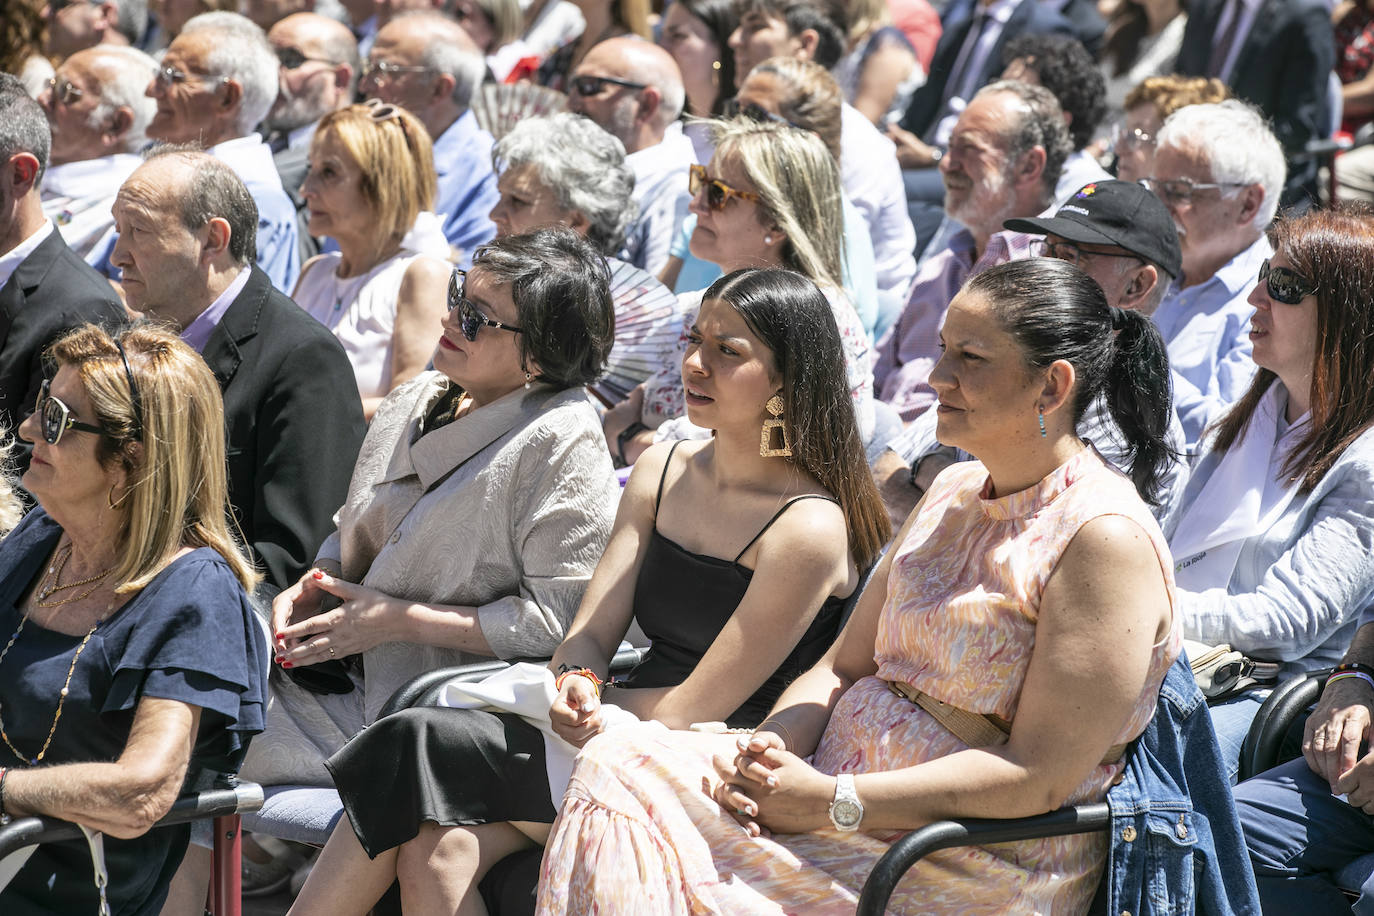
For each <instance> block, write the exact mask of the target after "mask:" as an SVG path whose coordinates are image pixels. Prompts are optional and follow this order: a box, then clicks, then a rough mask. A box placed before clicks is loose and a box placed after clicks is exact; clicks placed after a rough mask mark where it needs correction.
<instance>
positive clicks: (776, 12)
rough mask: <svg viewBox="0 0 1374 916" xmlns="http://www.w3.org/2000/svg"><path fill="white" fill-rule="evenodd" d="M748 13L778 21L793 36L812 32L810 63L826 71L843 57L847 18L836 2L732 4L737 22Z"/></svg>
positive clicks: (750, 0)
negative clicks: (813, 44)
mask: <svg viewBox="0 0 1374 916" xmlns="http://www.w3.org/2000/svg"><path fill="white" fill-rule="evenodd" d="M752 12H761V13H763V14H764V15H765V16H772V17H774V18H778V19H781V20H782V21H783V22H785V23H787V31H788V32H789V33H790V34H792V35H793V36H799V35H801V33H802V32H805V31H806V30H807V29H812V30H814V31H815V33H816V50H815V52H814V53H813V54H812V55H811V59H812V60H814V61H815V62H816V63H818V64H820V65H821V66H822V67H824V68H826V69H827V70H829V69H830V68H831V67H833V66H835V64H837V63H839V60H840V58H841V57H843V56H844V51H845V47H846V45H847V43H848V41H847V39H846V37H845V36H846V35H847V34H848V33H849V17H848V16H847V15H846V14H845V7H844V4H843V3H841V2H840V0H736V3H735V13H736V14H737V15H738V17H739V18H740V19H743V18H744V17H745V16H746V15H747V14H749V13H752Z"/></svg>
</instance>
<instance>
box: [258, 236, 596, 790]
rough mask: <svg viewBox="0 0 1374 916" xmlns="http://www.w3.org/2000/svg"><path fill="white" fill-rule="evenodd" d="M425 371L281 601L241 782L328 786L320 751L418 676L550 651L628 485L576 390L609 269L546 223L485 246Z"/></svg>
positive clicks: (394, 403) (379, 433)
mask: <svg viewBox="0 0 1374 916" xmlns="http://www.w3.org/2000/svg"><path fill="white" fill-rule="evenodd" d="M447 302H448V311H447V312H446V314H445V317H444V320H443V325H442V329H441V333H440V334H439V337H438V344H437V346H436V347H435V349H434V350H433V361H434V369H433V370H432V371H428V372H423V373H421V374H420V375H418V376H417V377H415V378H414V379H411V380H410V381H409V382H408V383H406V384H405V385H403V386H401V387H400V388H398V389H397V390H396V391H394V392H393V393H392V394H391V395H389V396H388V397H387V398H386V399H385V400H383V401H382V403H381V406H379V407H378V409H377V414H376V416H375V417H374V418H373V421H372V425H371V427H370V428H369V430H368V434H367V439H366V440H365V441H364V443H363V447H362V451H361V453H360V454H359V456H358V463H357V466H356V467H355V469H354V472H353V480H352V483H351V485H350V487H349V492H348V497H347V499H346V501H345V502H344V505H343V507H342V508H341V509H340V510H339V515H338V530H337V531H336V532H335V533H334V534H333V535H331V536H330V537H329V538H327V539H326V540H325V542H324V545H323V546H322V547H321V548H320V551H319V553H318V555H317V557H316V559H315V568H314V569H312V570H311V571H309V572H307V573H306V575H304V576H303V577H302V578H301V580H300V582H298V583H297V584H296V585H294V586H292V587H291V588H289V589H287V590H286V591H284V592H282V593H281V594H280V595H279V596H277V598H276V600H275V601H274V602H273V607H272V626H273V634H274V648H275V650H276V651H275V660H276V663H277V670H276V671H275V672H274V674H273V679H272V683H273V688H274V693H275V697H276V705H275V707H274V713H273V715H272V716H271V717H269V722H268V728H267V731H266V733H265V734H264V735H262V737H261V738H260V739H259V740H258V741H257V742H255V743H254V745H253V747H252V749H251V750H250V752H249V755H248V758H247V760H246V761H245V763H244V766H243V773H244V774H245V776H247V777H248V778H250V779H253V780H254V781H256V782H260V783H264V784H269V785H279V784H296V785H302V784H304V785H330V784H331V779H330V776H329V774H328V773H327V772H326V770H325V767H324V761H325V758H327V757H328V756H329V755H330V754H332V753H334V752H335V751H337V750H338V749H339V748H340V747H341V746H342V745H343V744H344V742H346V741H347V740H348V739H349V738H351V737H353V735H354V734H356V733H357V732H358V731H360V730H361V729H362V728H363V726H364V725H366V724H368V723H369V722H371V721H372V720H373V719H374V718H375V717H376V715H377V712H378V711H379V710H380V708H381V707H382V705H383V704H384V703H385V702H386V700H387V698H388V697H389V696H391V694H392V693H393V692H394V691H395V690H396V688H397V687H399V686H401V685H402V684H404V683H406V682H407V681H409V680H410V679H411V678H412V677H414V676H415V675H417V674H420V673H421V672H424V671H429V670H431V669H433V668H438V667H442V666H445V665H455V664H464V663H468V662H474V661H480V660H488V659H491V658H493V657H496V658H526V657H538V656H548V655H550V654H552V652H553V650H554V649H555V648H557V646H558V644H559V642H560V641H561V640H562V638H563V633H564V629H565V627H566V626H567V624H568V623H569V622H570V621H571V620H572V616H573V612H574V611H575V610H576V609H577V605H578V602H579V601H580V600H581V598H582V591H583V589H584V588H586V585H587V580H588V579H589V578H590V576H591V573H592V569H593V567H594V566H595V565H596V562H597V560H598V559H600V557H601V552H602V550H603V549H604V548H605V545H606V539H607V537H608V535H609V534H610V528H611V521H612V518H613V516H614V513H615V505H616V498H617V495H618V493H619V487H618V484H617V482H616V478H615V473H614V470H613V469H612V467H611V463H610V461H609V459H608V458H607V457H606V446H605V443H604V441H603V439H602V437H601V431H600V426H599V423H598V421H597V417H596V411H595V410H593V408H592V406H591V404H590V403H589V402H588V399H587V395H586V393H585V391H584V390H583V386H584V385H586V384H587V383H588V382H590V381H591V380H593V379H594V378H596V377H597V376H598V375H599V374H600V372H601V370H602V366H603V365H604V364H605V360H606V355H607V353H608V352H609V350H610V346H611V340H612V334H613V328H614V320H613V312H612V310H611V301H610V293H609V291H608V289H607V271H606V268H605V265H604V261H603V259H602V258H601V257H600V256H599V255H598V254H597V253H596V252H594V251H593V250H592V249H591V248H590V247H589V246H588V245H587V244H586V243H585V242H584V241H582V240H581V239H580V238H579V237H578V236H577V235H576V234H575V233H573V232H571V231H569V230H564V229H557V230H546V231H542V232H536V233H530V234H528V235H517V236H511V237H509V238H505V239H500V240H498V241H496V242H493V243H491V244H490V245H487V246H484V247H483V248H480V249H478V252H477V255H476V257H475V258H474V259H473V266H472V269H471V270H470V271H467V272H466V273H465V274H460V275H459V276H457V277H455V278H454V282H453V283H452V284H451V286H450V287H449V295H448V297H447Z"/></svg>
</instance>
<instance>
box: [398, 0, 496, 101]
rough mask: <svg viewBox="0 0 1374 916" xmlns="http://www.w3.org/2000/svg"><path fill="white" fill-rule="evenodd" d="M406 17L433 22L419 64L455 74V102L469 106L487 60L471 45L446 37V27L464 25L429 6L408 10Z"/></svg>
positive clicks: (419, 22)
mask: <svg viewBox="0 0 1374 916" xmlns="http://www.w3.org/2000/svg"><path fill="white" fill-rule="evenodd" d="M404 18H405V19H406V21H408V22H412V23H413V24H421V23H433V25H434V28H432V29H431V30H430V31H429V36H428V40H426V42H425V49H424V51H423V52H422V53H421V54H420V66H422V67H428V68H430V69H431V70H433V71H435V72H436V73H447V74H448V75H449V76H451V77H453V96H452V98H453V103H454V104H455V105H457V106H459V107H460V108H463V109H467V107H468V106H469V105H471V104H472V93H473V92H474V91H476V89H477V87H478V86H480V85H481V83H482V78H483V77H484V76H486V72H487V62H486V60H485V59H483V57H482V55H481V54H480V53H478V52H476V51H473V50H472V49H471V48H470V47H468V46H466V45H463V46H460V45H458V44H456V43H454V42H451V41H448V40H447V36H445V34H444V32H445V30H447V29H451V28H452V29H461V28H462V26H460V25H458V23H456V22H454V21H453V19H452V18H450V17H448V16H445V15H443V14H442V13H435V12H430V11H429V10H416V11H415V12H410V13H405V14H404Z"/></svg>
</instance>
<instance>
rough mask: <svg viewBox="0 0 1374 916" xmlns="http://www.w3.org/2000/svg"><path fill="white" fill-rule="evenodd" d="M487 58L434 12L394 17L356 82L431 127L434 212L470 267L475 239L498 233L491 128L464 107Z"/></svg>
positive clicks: (461, 261) (454, 25) (461, 259)
mask: <svg viewBox="0 0 1374 916" xmlns="http://www.w3.org/2000/svg"><path fill="white" fill-rule="evenodd" d="M485 70H486V63H485V62H484V60H483V58H482V53H481V52H480V51H479V50H477V46H476V45H475V44H473V43H472V39H471V38H469V37H468V33H467V32H465V31H463V27H462V26H460V25H458V23H456V22H454V21H453V20H452V19H450V18H448V17H446V16H443V15H440V14H439V13H430V12H416V13H407V14H404V15H401V16H397V17H396V18H394V19H392V20H391V21H390V22H388V23H387V24H386V25H384V26H382V28H381V30H380V31H379V32H378V33H377V40H376V41H375V42H373V44H372V50H371V52H370V53H369V54H368V57H367V66H366V68H364V70H363V76H362V80H361V82H359V84H358V89H359V91H360V92H362V93H363V94H364V95H366V96H367V97H368V98H370V99H378V100H380V101H382V102H386V103H388V104H391V105H399V106H401V107H402V108H404V109H406V110H407V111H409V112H410V113H411V114H413V115H415V117H417V118H419V119H420V122H421V123H422V124H424V125H425V130H427V131H429V135H430V137H431V138H432V139H433V141H434V171H435V173H436V175H437V177H438V179H439V182H438V193H437V194H436V195H435V198H434V212H435V213H436V214H438V216H439V219H440V220H441V221H442V222H443V228H444V236H445V237H446V238H447V239H448V242H449V244H450V245H452V246H453V247H454V248H455V249H457V251H458V254H459V258H458V264H459V266H461V267H467V266H470V265H471V263H472V253H473V251H475V250H476V249H477V246H479V245H481V244H483V243H484V242H487V241H490V240H491V239H492V237H493V236H495V235H496V226H495V224H494V223H492V221H491V219H490V218H488V216H487V214H488V213H490V212H491V208H492V207H494V206H496V201H497V200H498V199H499V198H500V193H499V192H498V191H497V190H496V175H495V174H494V173H493V172H492V167H491V146H492V138H491V134H489V133H487V132H486V131H485V130H482V128H481V127H479V126H478V125H477V116H476V115H474V114H473V113H472V112H471V111H470V110H469V108H468V105H469V102H470V101H471V98H472V93H473V91H474V90H475V89H476V88H477V86H478V85H479V84H480V83H481V82H482V75H483V73H484V72H485Z"/></svg>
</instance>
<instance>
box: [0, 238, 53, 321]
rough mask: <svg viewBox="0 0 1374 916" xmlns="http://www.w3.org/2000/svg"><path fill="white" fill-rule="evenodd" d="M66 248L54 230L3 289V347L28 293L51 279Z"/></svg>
mask: <svg viewBox="0 0 1374 916" xmlns="http://www.w3.org/2000/svg"><path fill="white" fill-rule="evenodd" d="M64 247H66V242H64V241H62V235H61V234H60V233H59V232H58V231H57V229H56V227H54V228H53V230H52V232H50V233H48V237H47V238H45V239H44V240H43V241H41V242H39V243H38V247H37V248H35V249H34V250H33V251H31V252H29V256H28V257H27V258H25V259H24V260H22V261H20V262H19V266H18V267H16V268H15V269H14V273H13V274H11V275H10V278H9V281H8V282H7V283H6V284H5V285H4V286H0V346H3V345H4V343H5V341H6V340H7V339H9V334H10V326H11V325H12V324H14V316H15V315H17V314H18V313H19V310H20V309H22V308H23V307H24V305H25V303H26V302H27V300H28V295H29V293H30V292H32V291H33V290H35V289H37V288H38V285H39V284H40V283H42V282H43V278H44V277H46V276H47V275H48V271H49V270H50V269H51V268H52V265H53V262H54V261H56V260H57V256H58V255H59V254H61V253H62V249H63V248H64Z"/></svg>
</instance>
